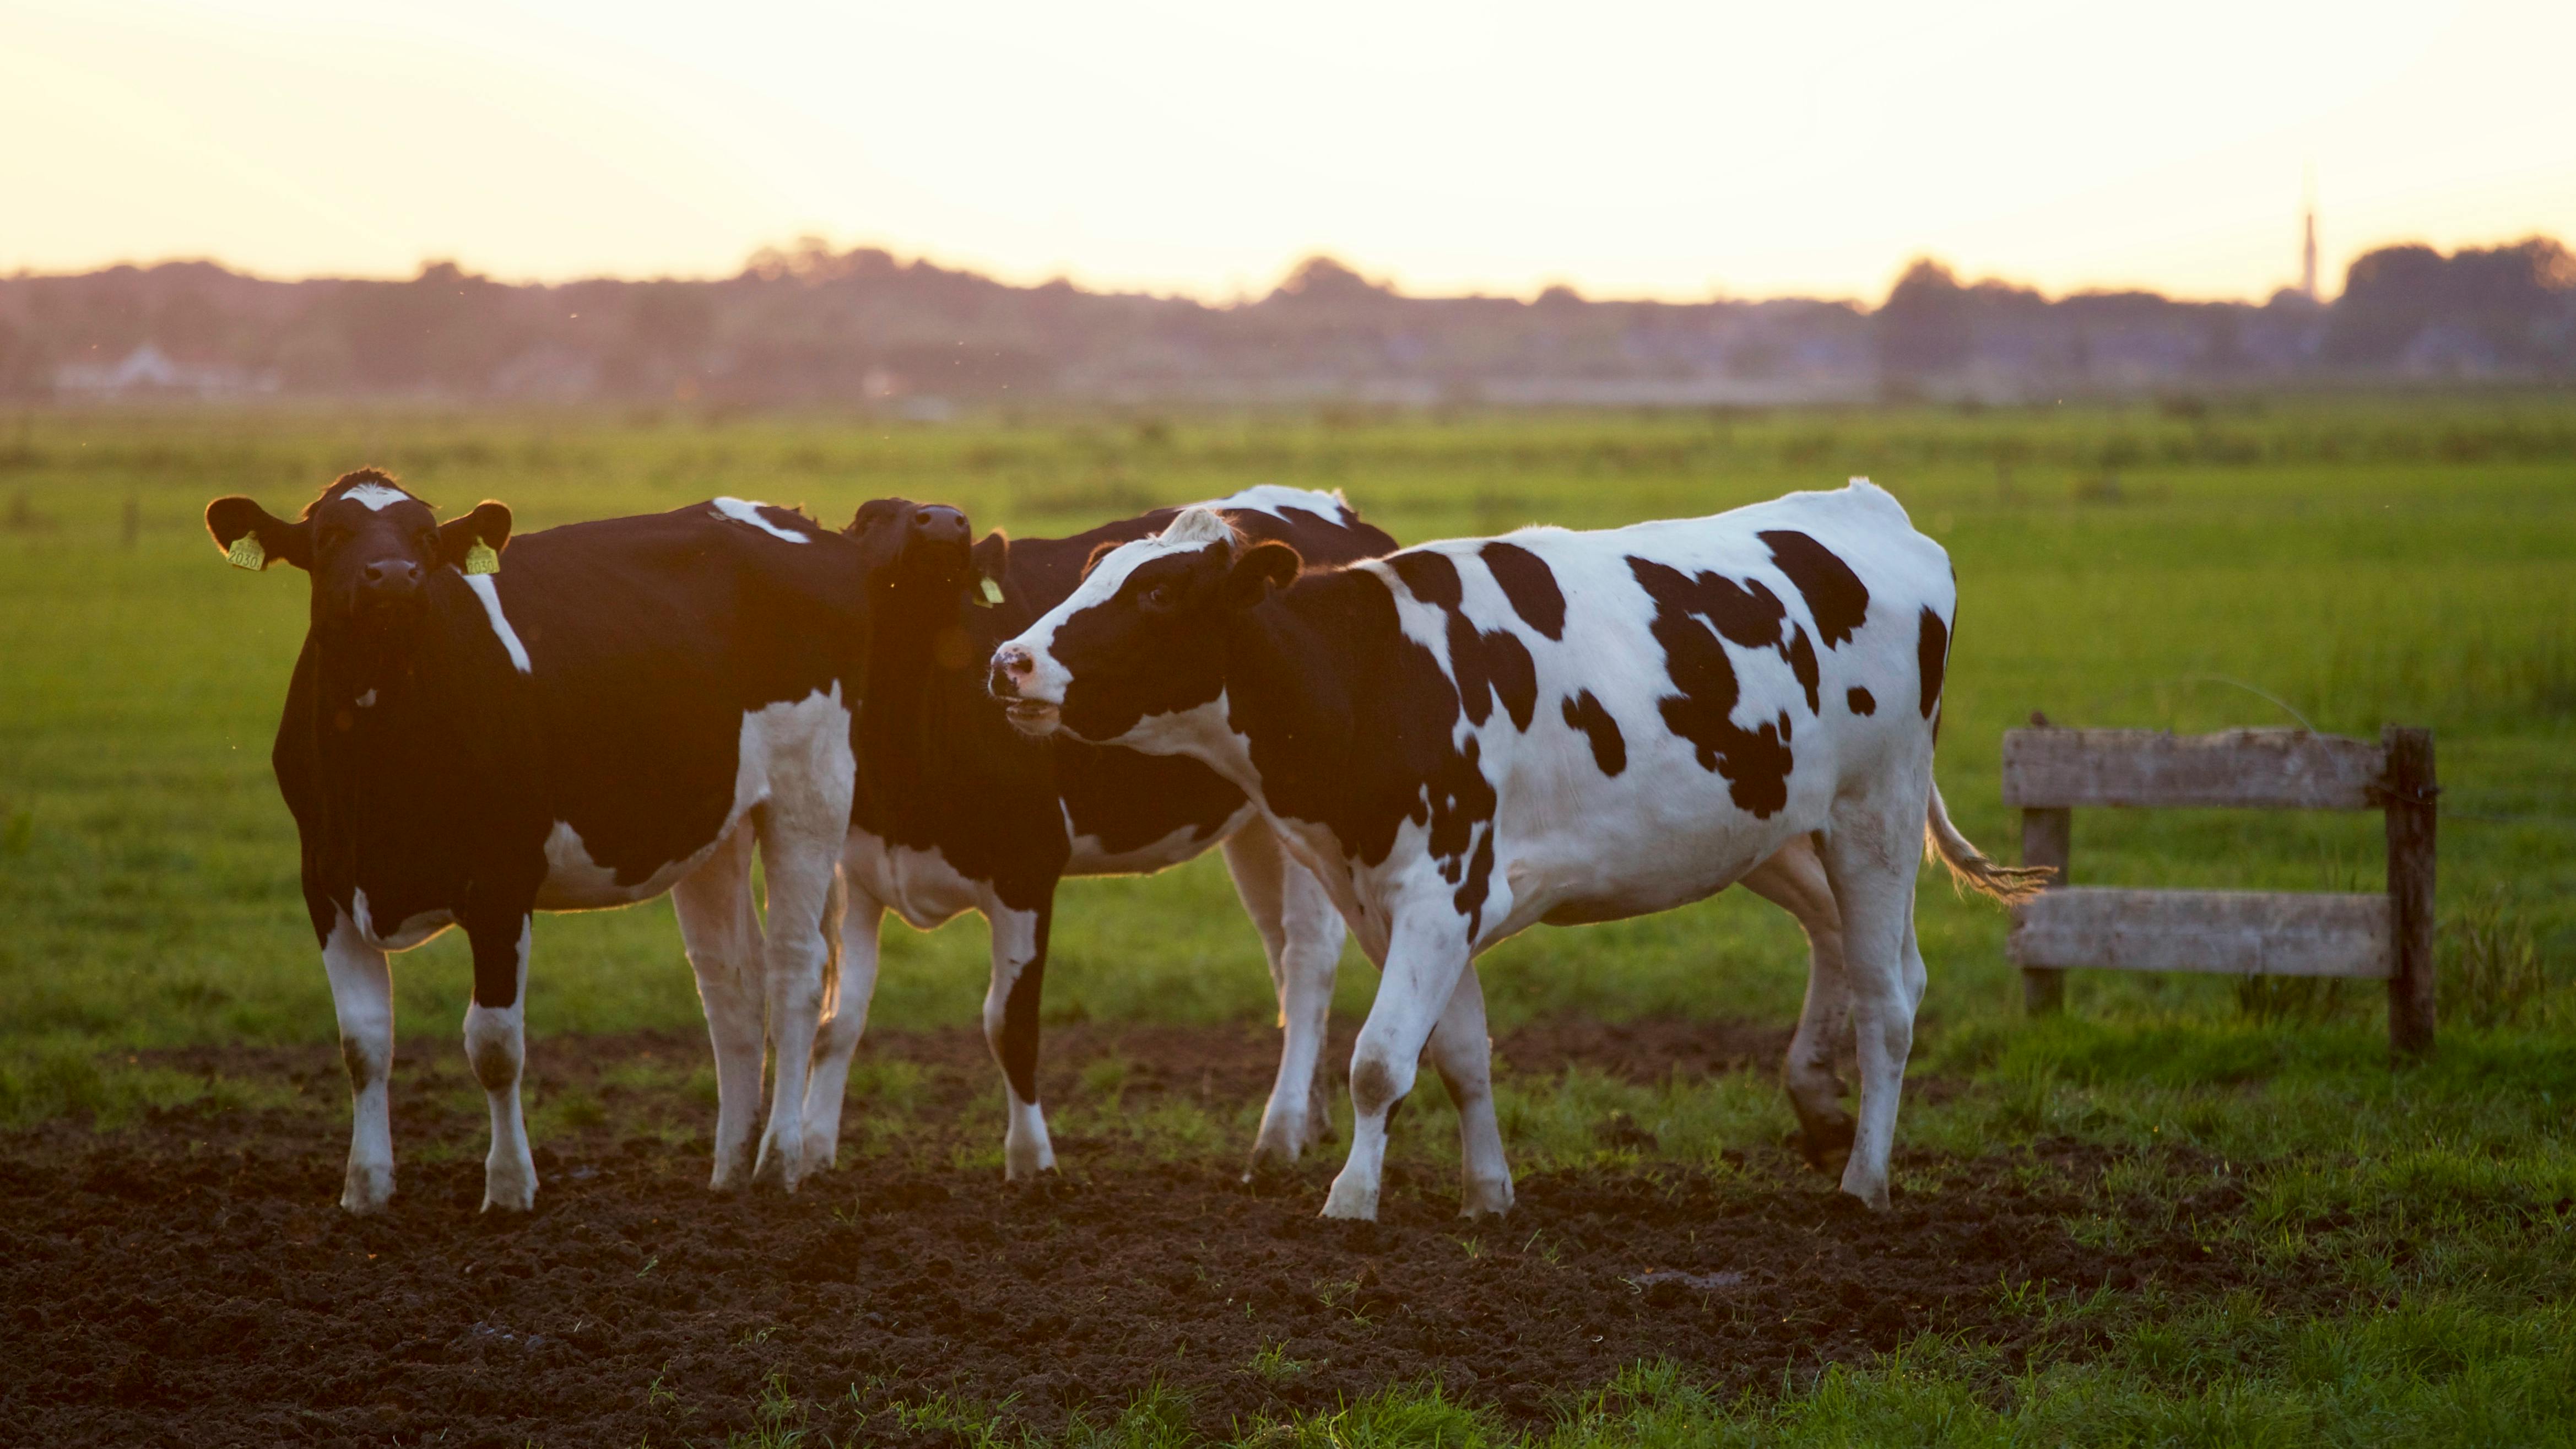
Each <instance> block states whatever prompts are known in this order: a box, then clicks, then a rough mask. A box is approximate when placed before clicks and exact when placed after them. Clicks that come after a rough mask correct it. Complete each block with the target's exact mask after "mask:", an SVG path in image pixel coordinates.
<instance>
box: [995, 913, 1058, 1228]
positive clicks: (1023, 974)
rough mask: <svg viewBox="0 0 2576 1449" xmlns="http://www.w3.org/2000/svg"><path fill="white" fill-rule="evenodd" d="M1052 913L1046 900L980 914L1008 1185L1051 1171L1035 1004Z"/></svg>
mask: <svg viewBox="0 0 2576 1449" xmlns="http://www.w3.org/2000/svg"><path fill="white" fill-rule="evenodd" d="M1054 913H1055V903H1054V900H1053V898H1052V896H1050V898H1049V900H1048V902H1047V904H1045V905H1043V906H1040V907H1038V908H1037V909H1036V910H1034V911H1015V910H1012V909H1010V908H1009V907H1007V906H1004V905H1002V904H1001V903H1000V902H998V901H996V902H994V903H992V904H991V905H989V906H987V907H986V909H985V912H984V916H985V919H986V920H987V921H988V922H990V923H991V925H992V928H993V984H992V986H991V988H990V989H988V990H987V991H986V992H985V993H984V1040H985V1042H986V1043H987V1044H989V1045H990V1046H991V1047H992V1049H993V1060H995V1061H997V1062H999V1063H1001V1064H1002V1090H1003V1093H1004V1095H1005V1096H1007V1097H1008V1098H1009V1100H1010V1125H1009V1127H1008V1128H1006V1129H1005V1130H1004V1132H1003V1135H1002V1172H1003V1174H1004V1176H1006V1177H1008V1178H1009V1179H1010V1180H1011V1181H1013V1182H1018V1181H1020V1180H1022V1179H1024V1178H1031V1177H1035V1176H1037V1175H1038V1174H1039V1173H1041V1172H1052V1171H1054V1170H1055V1144H1054V1143H1052V1142H1050V1141H1048V1140H1047V1125H1046V1109H1045V1108H1043V1107H1041V1106H1039V1105H1038V1006H1039V1004H1040V1000H1041V998H1042V994H1043V992H1044V990H1045V987H1046V953H1047V926H1048V923H1049V921H1050V919H1051V918H1052V917H1053V915H1054Z"/></svg>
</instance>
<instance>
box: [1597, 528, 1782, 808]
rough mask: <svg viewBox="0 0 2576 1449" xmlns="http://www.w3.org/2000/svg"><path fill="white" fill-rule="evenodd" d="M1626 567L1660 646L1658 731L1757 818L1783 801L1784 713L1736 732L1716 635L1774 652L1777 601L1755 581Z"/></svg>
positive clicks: (1731, 670)
mask: <svg viewBox="0 0 2576 1449" xmlns="http://www.w3.org/2000/svg"><path fill="white" fill-rule="evenodd" d="M1628 568H1629V571H1630V572H1631V573H1633V574H1634V575H1635V576H1636V579H1637V583H1638V585H1639V586H1640V587H1642V588H1643V589H1645V591H1646V596H1647V597H1648V598H1650V599H1652V600H1654V603H1655V619H1654V623H1653V625H1652V631H1653V633H1654V636H1655V642H1656V643H1657V644H1660V645H1662V646H1663V650H1664V672H1665V674H1666V675H1667V676H1668V677H1669V678H1670V679H1671V680H1672V683H1673V688H1674V690H1675V691H1676V692H1675V693H1673V694H1668V695H1666V696H1664V698H1663V699H1662V700H1661V701H1660V702H1659V709H1660V711H1661V713H1662V715H1663V719H1664V727H1665V728H1667V729H1669V730H1671V731H1672V732H1673V733H1674V734H1676V735H1678V736H1680V737H1681V738H1683V739H1686V740H1689V741H1690V742H1691V744H1692V745H1693V746H1694V747H1695V749H1696V753H1697V756H1698V759H1699V765H1700V768H1701V769H1703V770H1713V771H1716V772H1718V773H1720V774H1722V775H1724V776H1725V777H1726V780H1727V786H1728V790H1727V793H1728V795H1729V797H1730V798H1732V799H1733V800H1734V801H1735V803H1736V805H1737V806H1738V807H1740V808H1742V809H1744V810H1747V811H1750V812H1751V813H1752V814H1753V816H1754V817H1755V818H1756V819H1768V818H1769V817H1770V816H1771V815H1772V814H1773V813H1775V812H1777V811H1778V810H1779V809H1780V808H1781V807H1783V806H1785V805H1787V804H1788V803H1789V772H1790V770H1791V769H1792V768H1793V766H1794V763H1795V762H1794V760H1793V759H1792V758H1791V755H1790V751H1789V747H1788V739H1787V735H1786V730H1787V725H1788V719H1787V717H1786V716H1785V715H1784V716H1782V717H1781V719H1780V720H1779V721H1778V722H1776V723H1774V722H1767V721H1766V722H1765V723H1764V724H1762V725H1761V726H1760V727H1759V728H1757V729H1752V730H1745V729H1739V728H1737V727H1736V725H1735V724H1734V722H1733V721H1732V720H1731V719H1730V718H1729V716H1730V715H1732V714H1733V713H1734V712H1735V706H1736V703H1737V701H1738V698H1739V686H1738V684H1737V682H1736V678H1735V666H1734V665H1733V664H1732V663H1730V662H1729V661H1728V660H1727V657H1726V645H1725V644H1724V643H1721V642H1719V636H1720V635H1723V636H1725V638H1726V639H1727V640H1729V641H1732V642H1734V643H1735V644H1738V645H1741V646H1744V647H1748V648H1751V647H1760V646H1766V645H1769V646H1776V645H1778V644H1779V642H1780V621H1781V619H1782V618H1783V617H1785V615H1786V612H1787V611H1786V610H1785V609H1784V608H1783V607H1782V606H1781V603H1780V600H1779V597H1778V596H1777V595H1775V594H1773V593H1772V592H1771V591H1770V590H1769V589H1767V588H1764V587H1763V586H1762V584H1761V582H1760V581H1759V580H1756V581H1755V582H1754V583H1753V584H1752V585H1751V586H1750V587H1749V588H1748V587H1745V586H1743V585H1739V584H1737V583H1736V582H1735V581H1734V580H1732V579H1729V578H1725V577H1723V576H1722V575H1718V574H1709V573H1703V574H1700V575H1698V576H1696V577H1693V576H1691V575H1687V574H1684V573H1683V572H1682V571H1681V570H1679V569H1676V568H1672V567H1670V566H1668V565H1665V564H1659V563H1655V562H1653V561H1651V560H1648V559H1641V558H1630V559H1629V560H1628Z"/></svg>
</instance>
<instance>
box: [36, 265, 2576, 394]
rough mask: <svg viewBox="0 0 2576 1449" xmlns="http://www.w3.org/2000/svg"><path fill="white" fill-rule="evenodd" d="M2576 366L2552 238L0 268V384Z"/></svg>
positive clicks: (1925, 385) (1627, 378) (2464, 378)
mask: <svg viewBox="0 0 2576 1449" xmlns="http://www.w3.org/2000/svg"><path fill="white" fill-rule="evenodd" d="M2570 379H2576V257H2571V256H2570V254H2569V252H2568V251H2567V249H2566V248H2565V247H2564V246H2562V245H2561V244H2559V243H2558V242H2556V241H2554V240H2550V239H2547V238H2538V237H2535V238H2532V239H2530V240H2527V241H2522V242H2517V243H2513V244H2511V245H2508V246H2499V247H2492V248H2474V247H2473V248H2464V249H2462V250H2460V251H2457V252H2454V253H2451V254H2450V255H2447V256H2445V255H2444V254H2442V253H2440V252H2438V251H2435V250H2434V249H2432V248H2430V247H2426V246H2420V245H2406V246H2394V247H2386V248H2382V249H2380V250H2378V251H2374V252H2371V253H2370V254H2368V255H2367V256H2364V257H2362V258H2361V259H2360V260H2359V261H2357V262H2355V263H2354V264H2353V266H2352V268H2351V270H2350V272H2349V274H2348V276H2347V278H2346V282H2345V286H2344V290H2343V293H2342V295H2341V296H2339V297H2338V298H2336V299H2335V301H2334V302H2333V303H2332V304H2330V305H2322V306H2321V305H2318V304H2317V303H2314V302H2312V301H2310V300H2309V299H2307V298H2306V297H2304V296H2301V295H2299V294H2297V293H2295V292H2289V291H2284V292H2281V293H2279V294H2276V295H2275V296H2274V297H2272V298H2271V299H2270V300H2269V301H2267V302H2263V303H2260V304H2256V303H2239V302H2181V301H2175V300H2172V299H2169V298H2166V297H2163V296H2159V295H2157V294H2155V293H2150V292H2082V293H2076V294H2073V295H2070V296H2066V297H2061V298H2057V299H2055V300H2051V299H2049V298H2046V297H2043V296H2041V295H2040V294H2038V293H2037V292H2034V291H2031V290H2029V289H2027V288H2023V287H2017V286H2012V285H2010V284H2007V283H2003V282H1996V281H1981V282H1974V283H1966V282H1962V281H1960V280H1959V279H1958V278H1957V277H1956V276H1954V275H1953V274H1952V273H1951V272H1950V270H1949V269H1948V268H1946V267H1944V266H1942V265H1941V264H1940V263H1938V262H1933V261H1923V262H1918V263H1916V264H1915V265H1914V266H1912V267H1911V268H1910V269H1908V270H1907V271H1906V273H1905V274H1904V276H1903V277H1902V278H1901V279H1900V280H1899V281H1898V282H1897V284H1896V286H1895V288H1894V289H1893V291H1891V292H1890V294H1889V295H1888V297H1887V299H1886V301H1885V302H1884V303H1883V304H1882V305H1880V306H1879V307H1878V308H1877V309H1875V310H1870V309H1868V308H1865V307H1863V306H1861V305H1858V304H1855V303H1850V302H1828V301H1810V300H1776V301H1764V302H1741V301H1710V302H1698V303H1673V302H1621V301H1588V300H1586V299H1584V298H1583V297H1581V296H1579V295H1577V294H1576V293H1574V292H1573V291H1571V290H1570V289H1567V288H1563V287H1557V288H1551V289H1549V290H1548V291H1547V292H1546V293H1544V294H1542V295H1541V296H1539V297H1538V298H1536V299H1535V300H1532V301H1527V302H1524V301H1521V300H1518V299H1514V298H1501V297H1482V296H1467V297H1408V296H1404V295H1401V294H1399V293H1397V292H1396V291H1395V290H1394V289H1393V288H1391V287H1389V286H1387V285H1385V284H1383V283H1380V282H1375V281H1372V280H1370V279H1368V278H1366V277H1364V276H1362V275H1360V274H1359V273H1357V272H1355V271H1353V270H1352V269H1351V268H1349V267H1347V266H1345V265H1343V264H1342V263H1340V262H1338V261H1335V260H1333V259H1331V258H1328V257H1315V258H1312V259H1310V260H1308V261H1307V262H1305V263H1304V264H1302V265H1301V266H1299V267H1298V268H1297V269H1296V270H1295V271H1294V272H1293V273H1292V274H1291V275H1290V276H1289V277H1288V278H1287V279H1286V280H1285V281H1284V282H1282V283H1281V284H1280V285H1279V287H1278V288H1277V289H1276V290H1274V291H1272V292H1271V293H1270V294H1269V295H1267V296H1265V297H1262V298H1259V299H1258V300H1252V301H1247V302H1243V303H1239V304H1235V305H1228V306H1211V305H1208V304H1205V303H1201V302H1196V301H1191V300H1188V299H1183V298H1161V297H1150V296H1140V295H1131V294H1116V293H1100V292H1090V291H1084V290H1082V289H1080V288H1077V287H1074V286H1072V285H1071V284H1069V283H1066V282H1062V281H1056V282H1050V283H1047V284H1045V285H1043V286H1036V287H1017V286H1009V285H1005V284H1003V283H1000V282H997V281H994V280H992V279H990V278H987V277H983V276H979V275H977V274H975V273H973V272H968V271H961V270H956V269H952V268H947V267H942V266H939V265H936V264H935V263H931V262H927V261H910V262H907V261H902V260H899V259H897V258H896V257H894V256H892V255H891V254H889V253H887V252H884V251H881V250H877V249H874V248H861V249H857V250H852V251H843V252H835V251H833V250H831V249H830V248H828V247H826V246H824V245H823V244H821V243H820V242H816V241H811V240H808V241H805V242H800V243H798V244H797V245H795V246H792V247H788V248H781V249H768V250H763V251H761V252H759V253H757V254H756V255H754V256H753V257H752V259H751V261H750V262H749V264H748V265H746V266H745V267H744V269H743V271H742V272H741V273H740V274H739V275H737V276H733V277H729V278H725V279H723V280H720V281H705V282H693V281H641V282H628V281H615V280H594V281H579V282H569V283H562V284H552V285H537V284H530V285H510V284H505V283H501V282H496V281H493V280H492V279H490V278H488V277H481V276H476V275H474V274H472V273H469V272H465V271H463V270H460V269H459V268H458V267H456V266H455V265H453V264H451V263H446V262H438V263H432V264H430V265H428V266H426V267H424V268H423V269H422V270H421V273H420V275H418V276H416V277H413V278H411V279H410V280H408V281H401V282H384V281H355V280H312V281H298V282H279V281H268V280H263V279H260V278H255V277H249V276H244V275H242V274H240V273H237V272H233V271H230V270H227V269H226V268H224V267H222V266H219V265H216V264H214V263H211V262H174V263H169V264H165V265H160V266H154V267H148V268H138V267H131V266H120V267H112V268H108V269H106V270H103V271H97V272H91V273H86V274H82V275H77V276H37V275H19V276H16V277H8V278H0V395H6V396H9V397H12V398H16V399H21V400H29V399H44V398H48V397H52V398H66V399H77V398H83V397H97V396H110V395H117V396H123V395H136V394H142V395H150V394H155V393H172V392H176V393H188V394H198V395H207V396H222V395H233V394H279V395H287V396H308V397H334V396H412V397H423V398H440V399H452V400H473V399H496V400H535V401H567V402H580V401H621V400H623V401H641V400H681V401H690V400H704V401H708V402H712V403H734V404H748V405H773V404H784V405H811V404H835V405H838V404H862V405H868V406H878V407H887V408H915V409H920V408H931V409H935V408H939V407H944V406H947V405H951V404H953V403H957V402H977V403H989V402H993V401H1011V400H1020V399H1026V400H1029V401H1042V400H1046V399H1051V398H1074V399H1094V400H1126V401H1187V400H1192V399H1197V400H1204V401H1216V402H1226V401H1236V402H1244V401H1254V402H1257V401H1297V400H1363V401H1384V402H1413V403H1444V402H1459V403H1487V404H1502V405H1512V404H1549V403H1584V402H1600V403H1627V404H1640V403H1642V404H1654V403H1672V404H1684V403H1724V402H1748V403H1758V402H1790V401H1807V400H1837V399H1841V400H1861V399H1867V398H1875V397H1883V396H1923V397H1958V398H1969V397H1974V398H1984V399H1988V400H1995V401H2007V400H2013V399H2017V398H2027V397H2035V396H2039V395H2041V394H2045V393H2052V392H2054V393H2057V394H2060V395H2063V394H2064V393H2067V392H2081V393H2091V394H2100V393H2120V392H2133V391H2149V390H2170V389H2175V388H2206V389H2228V388H2245V387H2262V386H2331V385H2338V384H2350V385H2364V384H2385V383H2389V382H2395V381H2428V382H2451V383H2459V382H2472V383H2474V382H2497V383H2532V382H2553V381H2566V380H2570Z"/></svg>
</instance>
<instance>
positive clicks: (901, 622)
mask: <svg viewBox="0 0 2576 1449" xmlns="http://www.w3.org/2000/svg"><path fill="white" fill-rule="evenodd" d="M955 613H956V616H955V617H942V616H941V615H940V614H939V613H937V612H935V611H919V612H913V611H905V612H903V613H897V612H895V611H891V610H889V611H887V612H886V613H884V614H881V615H880V616H879V617H878V618H877V619H876V620H875V621H874V622H873V624H872V626H871V633H870V643H869V649H868V660H867V689H866V691H865V692H864V693H863V694H862V695H861V697H860V702H859V713H858V735H859V740H860V754H859V768H860V769H861V770H862V771H863V772H865V773H866V774H867V775H868V777H869V779H868V784H869V787H870V788H871V790H872V791H873V792H874V793H875V794H876V795H877V797H878V798H879V799H880V800H882V801H885V802H886V803H887V804H888V805H889V806H891V805H892V804H893V803H894V799H895V797H896V796H898V795H912V794H918V793H920V792H921V790H922V789H924V788H925V787H926V788H927V789H929V790H931V791H936V789H937V782H938V781H939V780H940V779H942V778H944V777H945V774H946V772H947V769H948V766H949V762H950V761H951V760H952V759H953V758H954V757H955V755H956V754H957V752H958V751H959V750H961V749H962V748H964V747H965V745H966V742H967V739H968V738H969V737H970V735H971V732H972V731H973V730H974V728H975V726H976V724H977V723H978V720H977V719H976V718H975V716H976V713H977V711H978V709H979V707H981V706H983V704H984V701H983V698H982V695H983V680H982V678H981V677H979V676H977V675H975V674H973V673H971V672H969V671H966V670H958V669H942V668H940V667H939V661H938V657H937V651H938V641H939V638H940V636H941V635H942V634H944V633H945V632H947V631H948V630H950V629H963V628H964V627H965V625H964V623H963V615H964V614H965V606H964V605H963V604H959V605H957V606H956V611H955ZM969 637H970V638H971V631H970V634H969ZM907 785H908V786H910V787H911V789H910V790H905V789H903V788H902V787H904V786H907ZM898 813H900V812H898Z"/></svg>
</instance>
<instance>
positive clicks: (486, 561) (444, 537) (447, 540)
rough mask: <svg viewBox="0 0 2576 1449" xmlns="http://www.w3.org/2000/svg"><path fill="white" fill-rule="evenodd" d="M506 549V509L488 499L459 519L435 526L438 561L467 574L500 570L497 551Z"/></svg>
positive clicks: (507, 536)
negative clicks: (436, 530) (451, 565)
mask: <svg viewBox="0 0 2576 1449" xmlns="http://www.w3.org/2000/svg"><path fill="white" fill-rule="evenodd" d="M509 546H510V507H509V505H508V504H506V503H494V502H492V501H490V500H489V499H486V500H485V501H483V502H481V503H477V504H475V505H474V511H473V512H471V513H469V514H466V515H465V516H464V517H462V518H451V519H449V520H447V521H446V522H445V523H442V524H440V525H439V526H438V560H439V562H441V563H445V564H453V565H455V566H456V567H457V568H458V569H459V570H461V571H463V572H465V573H469V574H497V573H499V572H500V571H501V550H503V549H505V548H508V547H509Z"/></svg>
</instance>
